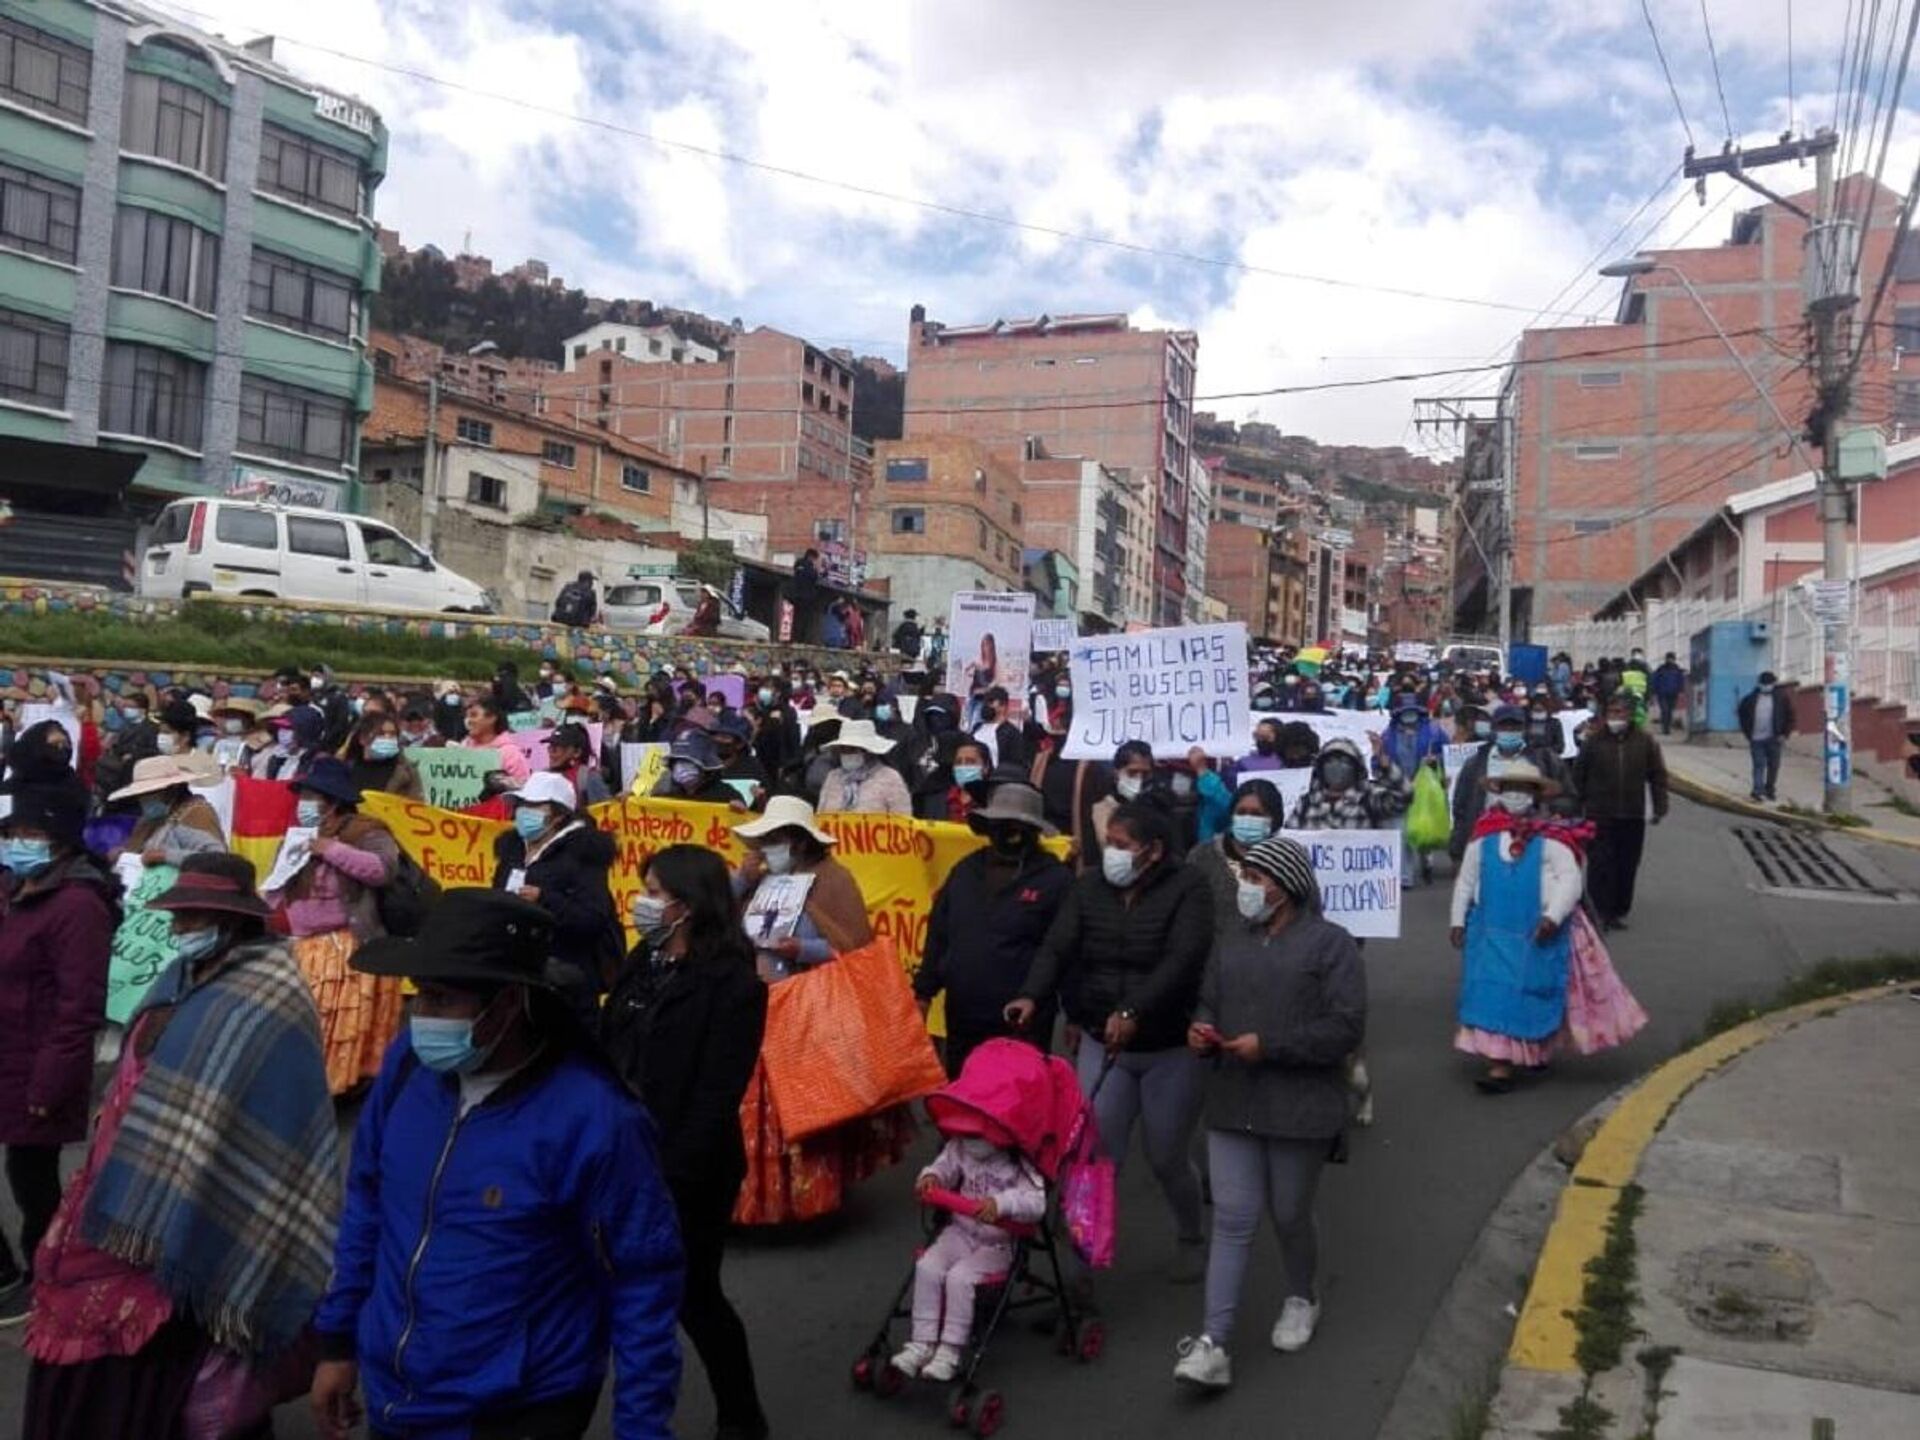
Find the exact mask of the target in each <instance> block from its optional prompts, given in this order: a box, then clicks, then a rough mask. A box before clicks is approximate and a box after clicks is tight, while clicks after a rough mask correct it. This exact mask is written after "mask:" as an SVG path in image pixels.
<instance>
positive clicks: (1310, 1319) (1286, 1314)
mask: <svg viewBox="0 0 1920 1440" xmlns="http://www.w3.org/2000/svg"><path fill="white" fill-rule="evenodd" d="M1319 1323H1320V1307H1319V1306H1318V1305H1316V1304H1314V1303H1313V1301H1311V1300H1304V1299H1302V1298H1301V1297H1300V1296H1298V1295H1289V1296H1288V1297H1287V1303H1286V1304H1284V1305H1282V1306H1281V1307H1280V1318H1279V1319H1278V1320H1276V1321H1275V1322H1274V1325H1273V1348H1274V1349H1276V1350H1284V1351H1286V1352H1287V1353H1288V1354H1292V1353H1293V1352H1294V1351H1295V1350H1304V1349H1306V1347H1307V1342H1308V1341H1309V1340H1311V1339H1313V1327H1314V1326H1316V1325H1318V1324H1319Z"/></svg>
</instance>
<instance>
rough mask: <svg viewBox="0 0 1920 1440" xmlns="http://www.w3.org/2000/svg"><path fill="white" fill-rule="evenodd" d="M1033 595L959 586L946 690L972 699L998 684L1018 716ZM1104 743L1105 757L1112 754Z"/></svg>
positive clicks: (1023, 702) (1022, 708) (950, 625)
mask: <svg viewBox="0 0 1920 1440" xmlns="http://www.w3.org/2000/svg"><path fill="white" fill-rule="evenodd" d="M1033 602H1034V596H1033V595H1032V593H1031V592H1028V591H1004V592H1003V591H997V590H962V591H960V592H958V593H956V594H955V595H954V597H953V608H952V610H951V612H950V613H949V614H948V616H947V634H948V637H949V638H948V640H947V692H948V693H949V694H952V695H958V696H959V697H960V698H961V699H962V700H970V699H972V698H973V697H974V696H977V695H979V694H980V693H981V692H983V691H986V690H991V689H992V688H993V687H994V686H996V685H998V686H1001V687H1002V688H1004V689H1005V690H1006V692H1007V699H1008V703H1009V705H1011V706H1013V707H1015V708H1016V709H1017V710H1018V712H1019V713H1020V714H1025V713H1026V708H1027V669H1028V665H1029V661H1030V658H1031V652H1030V651H1029V649H1028V646H1029V645H1030V644H1031V643H1032V640H1033ZM1112 753H1113V752H1112V747H1111V746H1109V747H1108V752H1107V756H1104V757H1102V758H1109V757H1110V756H1111V755H1112Z"/></svg>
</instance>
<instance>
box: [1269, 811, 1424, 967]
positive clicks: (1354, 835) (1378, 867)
mask: <svg viewBox="0 0 1920 1440" xmlns="http://www.w3.org/2000/svg"><path fill="white" fill-rule="evenodd" d="M1287 834H1288V835H1289V836H1290V837H1291V838H1292V839H1295V840H1298V841H1299V842H1300V843H1301V844H1302V845H1303V846H1305V847H1306V851H1307V855H1308V856H1309V857H1310V858H1311V859H1312V861H1313V877H1314V879H1316V880H1318V881H1319V882H1320V909H1321V912H1322V913H1323V914H1324V915H1325V916H1326V917H1327V919H1329V920H1331V921H1333V923H1334V924H1336V925H1339V926H1341V927H1342V928H1343V929H1345V930H1346V932H1347V933H1348V934H1349V935H1352V936H1353V937H1355V938H1356V939H1363V940H1372V939H1380V940H1398V939H1399V938H1400V832H1399V831H1398V830H1289V831H1288V832H1287Z"/></svg>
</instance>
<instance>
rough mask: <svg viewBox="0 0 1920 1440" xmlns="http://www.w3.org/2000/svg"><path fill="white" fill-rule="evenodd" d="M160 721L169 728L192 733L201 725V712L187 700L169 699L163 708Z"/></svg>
mask: <svg viewBox="0 0 1920 1440" xmlns="http://www.w3.org/2000/svg"><path fill="white" fill-rule="evenodd" d="M160 723H161V724H162V725H164V726H166V727H167V729H169V730H179V731H181V732H183V733H185V734H192V733H193V731H194V730H195V729H197V728H198V727H199V725H200V712H199V711H198V710H196V709H194V708H193V706H192V705H190V704H189V703H188V702H186V701H185V700H169V701H168V702H167V703H166V705H165V706H163V707H162V708H161V711H160Z"/></svg>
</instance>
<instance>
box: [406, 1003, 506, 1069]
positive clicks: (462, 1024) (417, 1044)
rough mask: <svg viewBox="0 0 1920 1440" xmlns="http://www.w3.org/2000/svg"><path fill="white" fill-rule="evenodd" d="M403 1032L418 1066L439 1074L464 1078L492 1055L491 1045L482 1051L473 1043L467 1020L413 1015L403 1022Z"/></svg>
mask: <svg viewBox="0 0 1920 1440" xmlns="http://www.w3.org/2000/svg"><path fill="white" fill-rule="evenodd" d="M407 1033H408V1035H409V1036H410V1037H411V1039H412V1041H413V1053H414V1054H415V1055H416V1056H418V1057H419V1059H420V1063H421V1064H422V1065H424V1066H426V1067H427V1069H429V1070H432V1071H434V1072H436V1073H437V1074H441V1075H465V1074H468V1073H470V1072H471V1071H474V1070H478V1069H479V1068H480V1067H481V1066H482V1065H484V1064H486V1063H487V1057H488V1056H489V1055H491V1054H492V1053H493V1046H491V1045H489V1046H487V1047H486V1049H484V1050H482V1049H480V1048H479V1047H478V1046H476V1045H475V1044H474V1043H473V1021H471V1020H443V1019H441V1018H440V1017H438V1016H435V1015H415V1016H413V1017H412V1018H410V1019H409V1020H408V1021H407Z"/></svg>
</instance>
